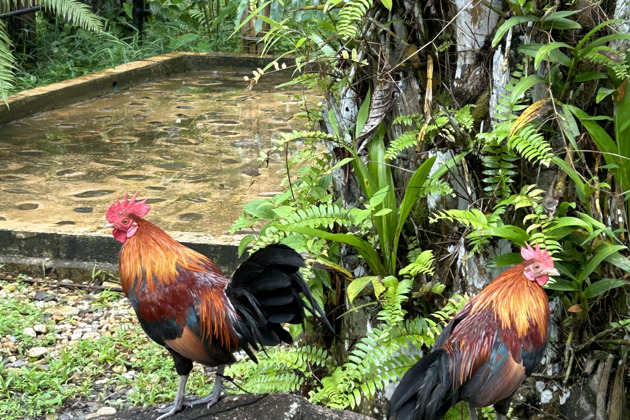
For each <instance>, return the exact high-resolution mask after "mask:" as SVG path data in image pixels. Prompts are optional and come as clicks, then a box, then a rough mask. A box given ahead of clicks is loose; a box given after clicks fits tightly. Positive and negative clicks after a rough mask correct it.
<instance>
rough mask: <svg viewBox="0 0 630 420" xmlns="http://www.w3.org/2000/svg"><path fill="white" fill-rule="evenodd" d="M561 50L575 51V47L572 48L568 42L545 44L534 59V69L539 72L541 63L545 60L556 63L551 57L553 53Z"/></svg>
mask: <svg viewBox="0 0 630 420" xmlns="http://www.w3.org/2000/svg"><path fill="white" fill-rule="evenodd" d="M559 48H568V49H570V50H573V47H571V46H570V45H569V44H567V43H566V42H550V43H549V44H545V45H543V46H542V47H540V49H539V50H538V52H537V53H536V57H535V58H534V68H535V69H536V70H538V67H539V66H540V62H541V61H542V60H543V59H545V60H551V61H556V60H554V57H553V56H552V55H551V52H552V51H554V50H557V49H559Z"/></svg>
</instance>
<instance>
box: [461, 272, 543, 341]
mask: <svg viewBox="0 0 630 420" xmlns="http://www.w3.org/2000/svg"><path fill="white" fill-rule="evenodd" d="M523 269H524V267H523V266H522V265H521V264H518V265H515V266H514V267H512V268H510V269H508V270H506V271H505V272H503V273H502V274H500V275H499V276H498V277H497V278H496V279H494V280H493V281H492V282H491V283H490V284H489V285H487V286H486V287H485V288H484V289H483V290H482V291H481V292H480V293H479V294H478V295H477V296H476V297H475V298H474V299H473V301H472V302H471V303H472V308H471V312H473V313H474V312H476V311H480V310H484V309H486V308H492V310H493V311H494V312H495V313H496V314H499V315H500V316H499V319H500V320H501V322H502V323H503V326H502V327H503V328H504V329H511V330H514V331H516V333H517V334H518V336H519V338H524V337H525V336H526V335H527V334H528V333H529V332H530V331H531V327H533V326H536V327H537V329H538V332H539V334H540V337H537V338H539V339H540V342H543V341H545V339H546V338H547V322H548V319H549V301H548V300H547V295H546V294H545V291H544V290H543V289H542V287H540V286H539V285H538V284H537V283H536V282H535V281H530V280H528V279H527V278H526V277H525V275H524V274H523Z"/></svg>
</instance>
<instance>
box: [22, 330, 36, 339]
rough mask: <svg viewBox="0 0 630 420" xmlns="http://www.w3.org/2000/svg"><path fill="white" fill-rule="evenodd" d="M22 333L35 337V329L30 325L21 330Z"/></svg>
mask: <svg viewBox="0 0 630 420" xmlns="http://www.w3.org/2000/svg"><path fill="white" fill-rule="evenodd" d="M22 334H24V335H26V336H29V337H33V338H35V337H37V333H36V332H35V330H34V329H33V328H31V327H26V328H24V329H23V330H22Z"/></svg>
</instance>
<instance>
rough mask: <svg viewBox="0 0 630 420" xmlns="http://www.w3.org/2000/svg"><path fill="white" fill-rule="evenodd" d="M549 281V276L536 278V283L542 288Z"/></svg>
mask: <svg viewBox="0 0 630 420" xmlns="http://www.w3.org/2000/svg"><path fill="white" fill-rule="evenodd" d="M548 280H549V276H540V277H536V283H538V284H540V285H541V286H544V285H545V284H546V283H547V281H548Z"/></svg>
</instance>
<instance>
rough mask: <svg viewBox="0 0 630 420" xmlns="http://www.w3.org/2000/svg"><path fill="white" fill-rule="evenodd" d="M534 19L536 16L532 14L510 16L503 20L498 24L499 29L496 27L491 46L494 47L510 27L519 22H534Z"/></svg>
mask: <svg viewBox="0 0 630 420" xmlns="http://www.w3.org/2000/svg"><path fill="white" fill-rule="evenodd" d="M536 19H537V18H536V16H533V15H525V16H512V17H511V18H509V19H508V20H506V21H505V22H503V24H502V25H501V26H499V29H497V32H496V34H495V35H494V38H493V39H492V47H493V48H494V47H496V46H497V45H498V44H499V42H501V39H503V36H504V35H505V34H506V33H507V32H508V31H509V30H510V28H512V27H514V26H516V25H518V24H519V23H525V22H535V21H536Z"/></svg>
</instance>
